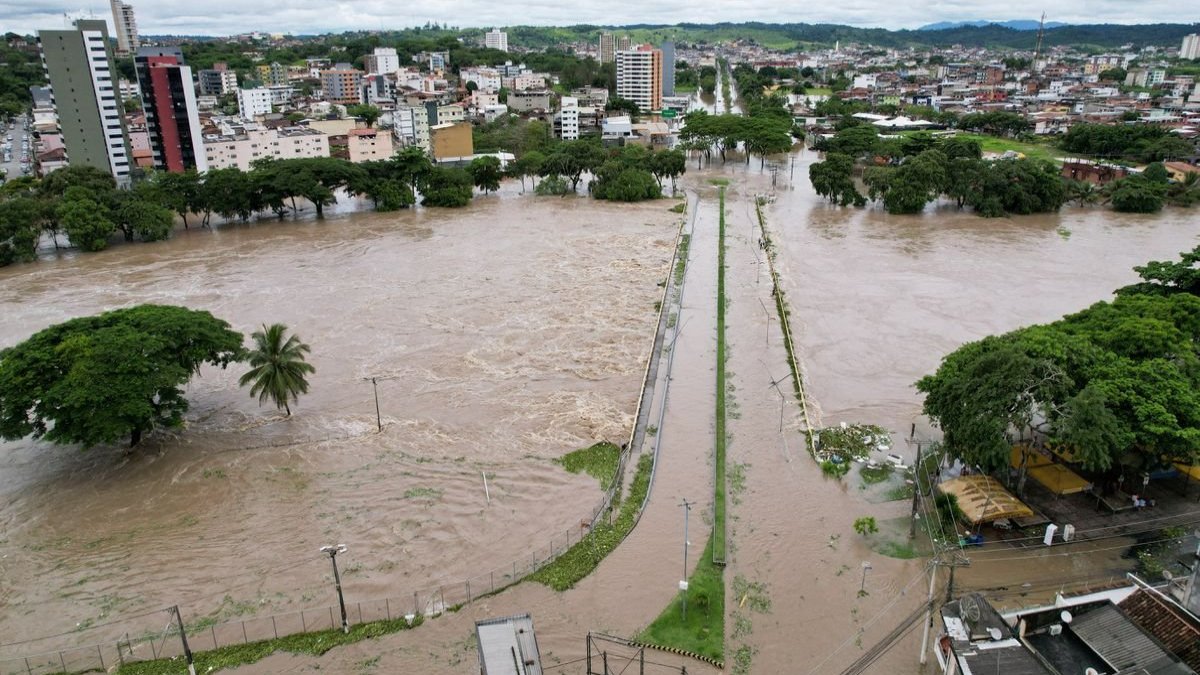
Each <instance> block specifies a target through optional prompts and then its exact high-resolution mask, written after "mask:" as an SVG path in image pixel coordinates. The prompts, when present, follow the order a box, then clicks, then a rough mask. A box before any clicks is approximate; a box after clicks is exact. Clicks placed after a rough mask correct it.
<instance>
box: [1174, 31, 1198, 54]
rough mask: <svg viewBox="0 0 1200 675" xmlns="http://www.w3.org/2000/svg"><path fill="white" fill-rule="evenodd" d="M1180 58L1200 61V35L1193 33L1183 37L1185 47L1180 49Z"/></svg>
mask: <svg viewBox="0 0 1200 675" xmlns="http://www.w3.org/2000/svg"><path fill="white" fill-rule="evenodd" d="M1179 58H1181V59H1200V34H1197V33H1192V34H1191V35H1185V36H1183V46H1182V47H1180V48H1179Z"/></svg>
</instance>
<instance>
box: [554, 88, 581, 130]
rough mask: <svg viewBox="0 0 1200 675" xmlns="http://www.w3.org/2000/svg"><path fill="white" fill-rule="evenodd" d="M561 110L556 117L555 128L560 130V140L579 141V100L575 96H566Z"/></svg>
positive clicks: (563, 98)
mask: <svg viewBox="0 0 1200 675" xmlns="http://www.w3.org/2000/svg"><path fill="white" fill-rule="evenodd" d="M561 106H562V107H561V109H560V110H559V111H558V114H557V115H555V120H554V121H555V122H556V124H555V125H554V126H555V127H557V128H558V135H559V138H561V139H563V140H564V141H574V140H578V139H579V99H577V98H575V97H574V96H564V97H562V101H561Z"/></svg>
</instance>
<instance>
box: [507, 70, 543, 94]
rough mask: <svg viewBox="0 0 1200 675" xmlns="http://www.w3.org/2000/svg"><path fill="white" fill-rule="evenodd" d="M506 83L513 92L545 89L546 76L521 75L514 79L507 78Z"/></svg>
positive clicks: (539, 74) (537, 74)
mask: <svg viewBox="0 0 1200 675" xmlns="http://www.w3.org/2000/svg"><path fill="white" fill-rule="evenodd" d="M505 83H506V85H507V86H508V88H509V89H512V90H513V91H525V90H527V89H545V88H546V74H545V73H521V74H520V75H516V76H514V77H510V78H505Z"/></svg>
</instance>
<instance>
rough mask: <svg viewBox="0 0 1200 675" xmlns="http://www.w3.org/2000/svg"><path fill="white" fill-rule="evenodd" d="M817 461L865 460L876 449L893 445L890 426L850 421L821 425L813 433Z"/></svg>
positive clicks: (846, 462)
mask: <svg viewBox="0 0 1200 675" xmlns="http://www.w3.org/2000/svg"><path fill="white" fill-rule="evenodd" d="M813 443H814V445H815V446H816V453H817V454H816V457H817V461H820V462H833V463H834V464H848V463H849V462H854V461H857V462H864V461H866V460H867V458H868V457H870V456H871V453H872V452H875V451H878V452H887V451H888V450H891V449H892V436H891V434H890V433H888V430H887V429H884V428H883V427H880V426H876V425H874V424H846V423H845V422H842V424H841V425H840V426H836V427H825V428H824V429H818V430H817V432H816V433H815V434H814V435H813Z"/></svg>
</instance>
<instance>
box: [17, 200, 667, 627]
mask: <svg viewBox="0 0 1200 675" xmlns="http://www.w3.org/2000/svg"><path fill="white" fill-rule="evenodd" d="M516 190H517V186H515V185H511V186H510V185H506V186H505V192H504V193H503V194H501V195H499V196H491V197H485V198H479V199H477V200H476V202H475V203H474V204H473V205H472V206H470V207H469V208H466V209H462V210H454V211H446V210H418V211H409V212H400V213H391V214H376V213H370V212H360V213H354V212H352V211H353V209H351V208H349V207H348V205H343V212H342V213H340V214H338V213H335V214H334V215H333V216H331V217H329V218H327V219H325V220H324V221H316V220H312V219H309V220H301V221H300V222H291V221H285V222H274V221H264V222H261V223H259V224H255V225H250V226H230V227H226V228H222V229H219V230H217V231H215V232H209V231H197V230H192V231H190V232H181V233H179V236H177V237H175V238H174V239H172V240H170V241H168V242H163V243H159V244H147V245H142V244H138V245H128V246H115V247H114V248H112V249H110V250H108V251H105V252H102V253H98V254H87V255H75V254H64V255H62V257H61V258H53V257H50V258H48V259H44V260H42V261H40V262H38V263H36V264H30V265H19V266H14V267H10V268H7V269H4V270H0V313H2V315H3V316H4V321H3V322H2V323H0V346H8V345H12V344H15V343H16V342H18V341H20V340H22V339H24V338H25V337H27V336H28V335H29V334H31V333H33V332H35V331H37V330H39V329H41V328H44V327H45V326H47V325H50V324H52V323H56V322H59V321H62V320H64V319H67V318H69V317H73V316H79V315H85V314H90V313H94V312H98V311H101V310H104V309H109V308H114V307H120V306H127V305H132V304H137V303H144V302H156V303H170V304H180V305H186V306H188V307H192V308H199V309H206V310H209V311H211V312H212V313H213V314H214V315H216V316H218V317H221V318H224V319H226V320H228V321H229V322H230V323H231V324H232V325H233V327H234V328H235V329H237V330H240V331H243V332H246V333H247V334H248V333H249V332H251V331H252V330H254V329H256V328H257V327H259V326H260V325H261V324H262V323H272V322H282V323H285V324H287V325H288V326H289V327H291V328H292V329H293V330H295V331H296V332H297V333H299V335H300V336H301V337H302V338H303V339H304V340H305V341H306V342H308V343H309V344H310V345H311V346H312V350H313V351H312V356H311V359H310V360H311V362H312V363H313V365H314V366H315V367H316V374H315V376H313V377H312V378H311V385H312V393H311V394H309V395H308V396H305V397H303V398H301V400H300V403H299V405H296V406H293V411H294V415H293V417H292V418H290V419H289V418H285V417H283V416H282V414H281V413H277V412H276V411H275V410H274V409H272V408H269V407H267V408H260V407H258V405H257V403H256V401H255V400H252V399H251V398H250V397H249V395H248V393H247V391H246V390H243V389H240V388H238V387H237V384H236V380H237V378H238V376H239V375H240V374H241V372H242V368H241V367H236V366H235V367H234V368H231V369H230V370H229V371H220V370H216V369H211V368H209V369H205V370H204V371H203V372H202V374H201V377H197V378H195V379H194V380H193V382H192V383H191V385H190V387H189V390H188V397H189V399H190V401H191V403H192V408H191V411H190V413H189V415H188V422H187V426H188V428H187V429H186V430H182V431H179V432H177V433H170V434H167V433H162V434H157V435H154V436H152V437H150V438H149V439H147V440H146V441H145V442H144V443H143V444H142V445H141V446H140V447H139V448H138V449H136V450H135V451H134V452H132V453H131V454H128V455H127V454H126V452H125V449H124V448H95V449H92V450H89V451H87V452H81V451H80V450H78V449H77V448H74V447H52V446H50V445H47V444H44V443H38V442H33V441H28V440H27V441H22V442H11V443H4V444H3V445H0V609H2V610H3V611H0V635H3V636H4V639H3V640H0V642H5V643H7V642H10V641H14V640H18V639H21V638H25V637H30V636H36V635H46V634H50V633H58V632H61V631H63V630H69V629H70V628H71V627H72V626H75V625H76V624H77V623H78V624H80V625H81V626H82V627H87V626H89V625H92V624H94V623H95V624H99V623H103V622H104V621H106V620H109V619H111V618H113V617H117V616H122V615H128V614H132V613H136V612H139V611H148V610H154V609H157V608H159V607H163V606H169V605H172V604H175V603H179V604H180V605H181V606H183V607H185V608H186V610H187V611H188V612H189V614H190V615H191V616H193V617H201V616H214V617H217V618H230V617H233V616H240V615H244V614H252V613H255V612H257V613H270V612H272V611H279V610H290V609H298V608H300V607H302V606H323V605H326V604H328V603H329V601H330V600H331V598H330V594H331V585H330V584H329V583H328V580H327V579H326V576H327V570H328V560H326V559H324V558H323V557H322V556H320V554H319V553H318V552H317V549H318V548H319V547H320V546H322V545H324V544H329V543H338V542H341V543H345V544H347V545H348V546H349V547H350V551H349V552H348V553H346V554H344V555H343V556H341V557H339V562H341V563H342V564H343V566H344V567H343V571H344V572H345V579H346V583H347V585H353V586H355V587H356V593H359V594H361V595H363V596H367V597H370V596H374V597H384V596H385V595H387V594H394V595H398V596H403V595H404V594H405V593H409V594H411V592H412V591H414V590H423V589H427V588H430V587H431V586H435V585H436V584H437V583H439V582H441V581H447V582H449V581H455V582H457V581H460V580H461V579H463V578H466V577H467V576H470V575H476V574H480V573H486V570H489V569H493V568H495V567H499V566H502V565H506V564H508V563H509V562H510V561H512V560H514V559H516V558H518V557H520V556H523V555H527V553H528V551H529V549H530V548H531V547H532V546H538V547H540V546H544V545H545V544H546V543H547V541H548V540H549V537H550V536H551V535H552V534H557V535H561V534H562V533H563V532H564V531H565V530H566V529H567V528H568V527H570V526H571V525H572V523H575V524H577V523H578V521H579V519H580V518H582V517H586V516H588V515H589V514H590V513H591V510H592V508H593V507H594V506H595V504H596V503H597V502H598V501H599V499H600V490H599V488H598V486H597V483H596V481H595V480H594V479H592V478H590V477H588V476H586V475H584V476H576V475H572V474H569V473H567V472H565V471H564V470H563V469H562V468H561V467H559V466H558V465H557V464H555V463H553V462H552V461H551V460H552V459H553V458H556V457H558V456H560V455H562V454H563V453H565V452H568V451H570V450H573V449H576V448H578V447H582V446H585V445H590V444H591V443H593V442H596V441H598V440H605V439H606V440H612V441H615V442H617V443H620V442H622V441H623V440H624V439H625V437H626V436H627V434H628V432H629V425H630V424H631V416H632V413H633V410H634V406H635V405H636V398H637V393H638V385H639V383H640V379H641V375H642V368H643V367H644V364H645V359H646V356H647V352H648V350H649V348H650V332H651V330H652V327H653V325H654V323H655V322H656V319H657V317H656V309H655V301H656V300H657V299H658V298H659V296H660V294H661V288H660V287H659V284H660V283H661V282H662V280H663V279H664V278H665V276H666V274H667V264H668V260H669V258H670V255H671V247H672V245H673V242H674V237H675V230H676V227H677V225H678V218H679V217H678V216H676V215H674V214H672V213H670V212H669V211H668V210H667V206H669V205H667V204H664V203H657V204H649V205H642V206H612V205H606V204H604V203H602V202H595V201H593V200H589V199H585V198H579V199H553V198H536V199H535V198H533V197H531V196H519V195H517V194H516ZM371 377H375V378H378V387H379V402H380V407H381V411H382V423H383V425H384V429H383V431H382V433H377V432H376V419H375V407H374V400H373V392H372V386H371V383H370V382H369V381H366V380H364V378H371ZM484 471H485V472H486V473H487V475H488V481H489V487H490V504H489V502H488V497H487V495H486V494H485V490H484V485H483V482H482V476H481V472H484ZM154 621H155V622H157V621H158V619H157V618H156V619H154ZM100 637H102V638H103V639H105V640H108V639H110V638H111V636H108V635H104V636H97V638H100ZM47 646H50V645H47Z"/></svg>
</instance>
